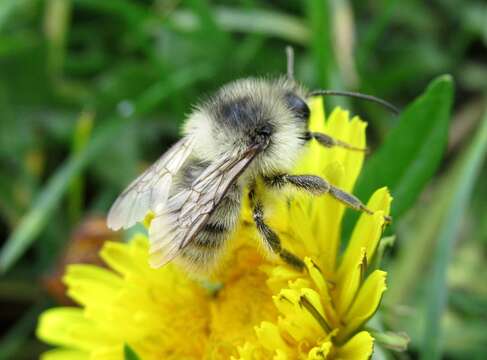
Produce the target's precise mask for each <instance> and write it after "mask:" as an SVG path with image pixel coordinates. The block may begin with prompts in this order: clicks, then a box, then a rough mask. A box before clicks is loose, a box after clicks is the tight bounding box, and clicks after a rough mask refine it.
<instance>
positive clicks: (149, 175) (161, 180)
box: [107, 136, 193, 230]
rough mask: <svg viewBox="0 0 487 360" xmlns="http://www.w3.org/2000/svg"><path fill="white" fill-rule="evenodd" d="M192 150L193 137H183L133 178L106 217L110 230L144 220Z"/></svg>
mask: <svg viewBox="0 0 487 360" xmlns="http://www.w3.org/2000/svg"><path fill="white" fill-rule="evenodd" d="M192 149H193V138H192V137H189V136H186V137H184V138H182V139H181V140H179V141H178V142H177V143H176V144H174V145H173V146H172V147H171V148H170V149H169V150H168V151H166V152H165V153H164V154H163V155H162V156H161V157H160V158H159V160H157V161H156V162H155V163H154V164H152V166H150V167H149V168H148V169H147V170H146V171H145V172H143V173H142V174H141V175H140V176H139V177H138V178H136V179H135V180H134V181H132V183H130V185H129V186H128V187H127V188H126V189H125V190H124V191H123V192H122V194H120V196H119V197H118V198H117V200H116V201H115V203H114V204H113V205H112V207H111V209H110V211H109V213H108V218H107V225H108V227H109V228H111V229H113V230H118V229H120V228H125V229H126V228H128V227H130V226H132V225H134V224H135V223H136V222H138V221H141V220H142V219H144V217H145V216H146V215H147V212H148V211H149V210H152V211H154V212H155V211H156V209H157V208H158V207H160V205H161V204H163V203H165V202H166V200H167V198H168V197H169V191H170V189H171V185H172V181H173V177H174V175H175V174H176V173H177V172H178V170H179V169H180V168H181V166H182V165H183V164H184V162H185V161H186V159H187V158H188V156H189V155H190V154H191V151H192Z"/></svg>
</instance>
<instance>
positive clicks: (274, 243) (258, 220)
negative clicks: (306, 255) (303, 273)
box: [249, 191, 304, 270]
mask: <svg viewBox="0 0 487 360" xmlns="http://www.w3.org/2000/svg"><path fill="white" fill-rule="evenodd" d="M253 194H254V193H253V191H251V192H250V194H249V196H250V200H251V203H252V215H253V218H254V222H255V225H256V226H257V230H258V231H259V233H260V235H261V236H262V238H263V239H264V241H265V242H266V244H267V245H268V246H269V248H270V249H271V250H272V251H273V252H274V253H275V254H277V255H279V257H280V258H281V259H282V260H283V261H284V262H285V263H287V264H288V265H291V266H292V267H294V268H296V269H298V270H303V269H304V262H303V260H301V259H300V258H299V257H297V256H296V255H294V254H292V253H291V252H289V251H288V250H286V249H284V248H283V247H282V245H281V240H280V239H279V236H278V235H277V234H276V233H275V232H274V230H272V229H271V228H270V226H269V225H267V224H266V223H265V221H264V210H263V207H262V204H261V203H260V202H259V201H256V200H255V199H254V198H253Z"/></svg>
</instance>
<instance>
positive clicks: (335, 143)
mask: <svg viewBox="0 0 487 360" xmlns="http://www.w3.org/2000/svg"><path fill="white" fill-rule="evenodd" d="M305 139H306V140H311V139H315V140H316V141H318V143H319V144H320V145H323V146H324V147H327V148H332V147H341V148H344V149H347V150H353V151H363V152H368V150H367V148H359V147H356V146H353V145H350V144H348V143H346V142H344V141H341V140H338V139H335V138H333V137H331V136H330V135H326V134H323V133H319V132H312V131H309V132H308V133H307V134H306V137H305Z"/></svg>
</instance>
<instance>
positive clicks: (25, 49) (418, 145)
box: [0, 0, 487, 359]
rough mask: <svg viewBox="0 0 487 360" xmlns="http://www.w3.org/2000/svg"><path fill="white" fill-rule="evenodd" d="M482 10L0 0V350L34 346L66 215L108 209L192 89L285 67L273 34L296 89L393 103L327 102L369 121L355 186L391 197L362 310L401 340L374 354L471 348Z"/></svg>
mask: <svg viewBox="0 0 487 360" xmlns="http://www.w3.org/2000/svg"><path fill="white" fill-rule="evenodd" d="M486 24H487V5H486V4H485V2H484V1H482V0H443V1H440V0H434V1H429V2H425V1H419V0H409V1H397V0H378V1H358V0H355V1H351V0H342V1H340V0H328V1H327V0H307V1H296V0H286V1H271V2H269V1H257V0H237V1H226V2H224V1H209V0H187V1H181V0H152V1H150V0H110V1H108V0H105V1H99V0H43V1H41V0H3V1H1V2H0V234H2V236H1V238H0V245H1V247H0V305H1V309H2V311H1V312H0V324H1V327H0V329H1V330H0V359H34V358H37V357H38V354H39V353H40V352H41V351H43V350H45V348H44V345H41V344H40V343H39V342H38V341H37V340H35V336H34V329H35V326H36V321H37V315H38V314H39V313H40V312H41V311H42V310H43V309H45V307H46V306H48V305H51V304H52V303H53V302H54V300H53V298H52V296H51V295H48V292H47V291H46V290H45V288H46V283H47V282H46V278H48V277H49V276H50V274H52V273H53V271H54V270H55V265H54V264H58V263H59V261H60V260H59V259H60V258H63V256H62V254H63V253H64V250H65V248H66V246H67V245H68V243H69V239H70V238H71V237H72V235H71V234H72V233H73V232H74V231H75V229H78V230H79V229H80V224H82V223H86V221H87V219H89V218H90V217H92V216H94V215H104V214H106V211H107V209H108V208H109V206H110V204H111V202H112V201H113V199H114V198H115V196H116V195H117V194H118V193H119V191H120V190H121V189H122V188H123V187H124V186H125V185H126V184H127V183H128V182H129V181H130V180H131V179H132V178H134V176H135V175H136V174H137V173H138V172H140V170H141V169H142V168H144V167H145V166H147V165H148V164H149V163H150V162H151V161H153V160H155V159H156V158H157V157H158V156H159V155H160V154H161V153H162V152H164V150H165V149H167V148H168V146H169V145H170V144H171V143H173V142H174V141H175V140H176V139H177V138H178V129H179V126H180V124H181V123H182V121H183V120H184V118H185V115H186V114H188V112H189V111H190V109H191V105H192V104H194V103H195V102H196V101H197V99H199V98H200V97H201V96H203V95H204V94H207V93H209V92H211V91H214V90H215V89H217V88H218V87H220V86H221V85H222V84H225V83H226V82H229V81H232V80H235V79H237V78H241V77H245V76H278V75H281V74H283V73H284V72H285V69H286V58H285V52H284V49H285V46H286V45H292V46H293V47H294V49H295V52H296V77H297V78H298V79H299V80H301V81H302V82H303V83H304V84H305V85H306V86H307V87H309V88H312V89H314V88H332V89H342V90H353V91H360V92H364V93H368V94H373V95H375V96H378V97H382V98H384V99H387V100H388V101H391V102H392V103H394V104H396V105H398V106H399V107H400V108H401V109H402V110H403V111H402V114H401V115H400V116H398V117H395V116H393V115H391V114H390V113H388V112H387V111H384V109H383V108H381V107H379V106H377V105H375V104H371V103H366V102H362V101H359V100H352V99H348V98H327V99H326V100H325V104H326V108H327V109H328V110H330V109H331V108H332V107H333V106H336V105H341V106H346V107H347V108H348V109H350V111H351V112H353V113H354V114H359V115H360V116H361V117H362V118H363V119H364V120H366V121H368V122H369V126H368V129H367V135H368V139H369V145H370V147H371V149H372V155H370V157H369V158H368V160H367V162H366V165H365V169H364V171H363V173H362V176H361V178H360V179H359V182H358V184H357V188H356V191H355V193H356V194H357V195H358V196H359V197H360V198H362V199H366V198H367V197H368V196H369V195H370V192H371V190H372V189H376V188H377V187H379V186H383V185H387V186H389V187H390V188H391V191H392V194H393V196H394V197H395V202H394V204H393V211H392V214H393V216H394V223H393V226H392V229H391V230H392V231H391V233H392V232H393V233H394V234H395V235H396V237H395V240H393V239H392V238H387V239H388V241H387V244H390V243H391V242H394V247H392V250H391V248H390V247H387V248H386V247H385V246H384V248H381V250H380V251H385V252H386V259H387V264H386V268H387V270H388V271H389V272H390V277H389V279H388V286H389V290H388V292H387V294H386V296H385V298H384V300H383V306H382V308H381V311H380V313H379V314H377V316H376V318H375V319H374V325H377V328H380V329H386V330H391V331H393V332H402V331H404V332H406V333H407V334H408V335H409V337H410V338H411V343H410V344H409V347H408V350H407V351H405V352H401V353H398V352H393V351H390V350H389V349H387V346H383V345H381V344H383V343H386V345H387V342H389V345H390V347H393V348H394V347H396V349H397V348H403V347H404V346H403V345H404V342H405V340H404V337H403V336H399V335H396V334H393V333H390V337H388V338H386V336H384V339H381V341H379V340H380V339H378V347H377V351H376V354H375V355H374V356H376V357H377V358H378V359H382V358H384V359H396V358H397V359H483V358H485V355H484V354H485V353H487V332H486V331H485V329H487V281H486V280H485V279H487V261H486V260H487V222H486V221H485V219H486V217H487V167H486V166H485V157H486V144H487V107H486V104H487V25H486ZM445 74H447V75H445ZM355 219H356V216H355V215H354V214H353V213H348V214H347V218H346V223H345V229H344V230H345V232H346V231H349V229H351V225H352V224H353V222H354V221H355ZM386 235H389V234H386ZM51 294H52V289H51ZM397 344H400V345H397ZM125 354H126V355H125V356H126V359H136V358H137V355H136V354H135V353H134V352H133V351H132V350H131V349H130V347H129V346H128V345H127V347H126V349H125Z"/></svg>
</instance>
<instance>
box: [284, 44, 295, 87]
mask: <svg viewBox="0 0 487 360" xmlns="http://www.w3.org/2000/svg"><path fill="white" fill-rule="evenodd" d="M286 59H287V78H288V79H289V80H294V49H293V47H292V46H289V45H288V46H286Z"/></svg>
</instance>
